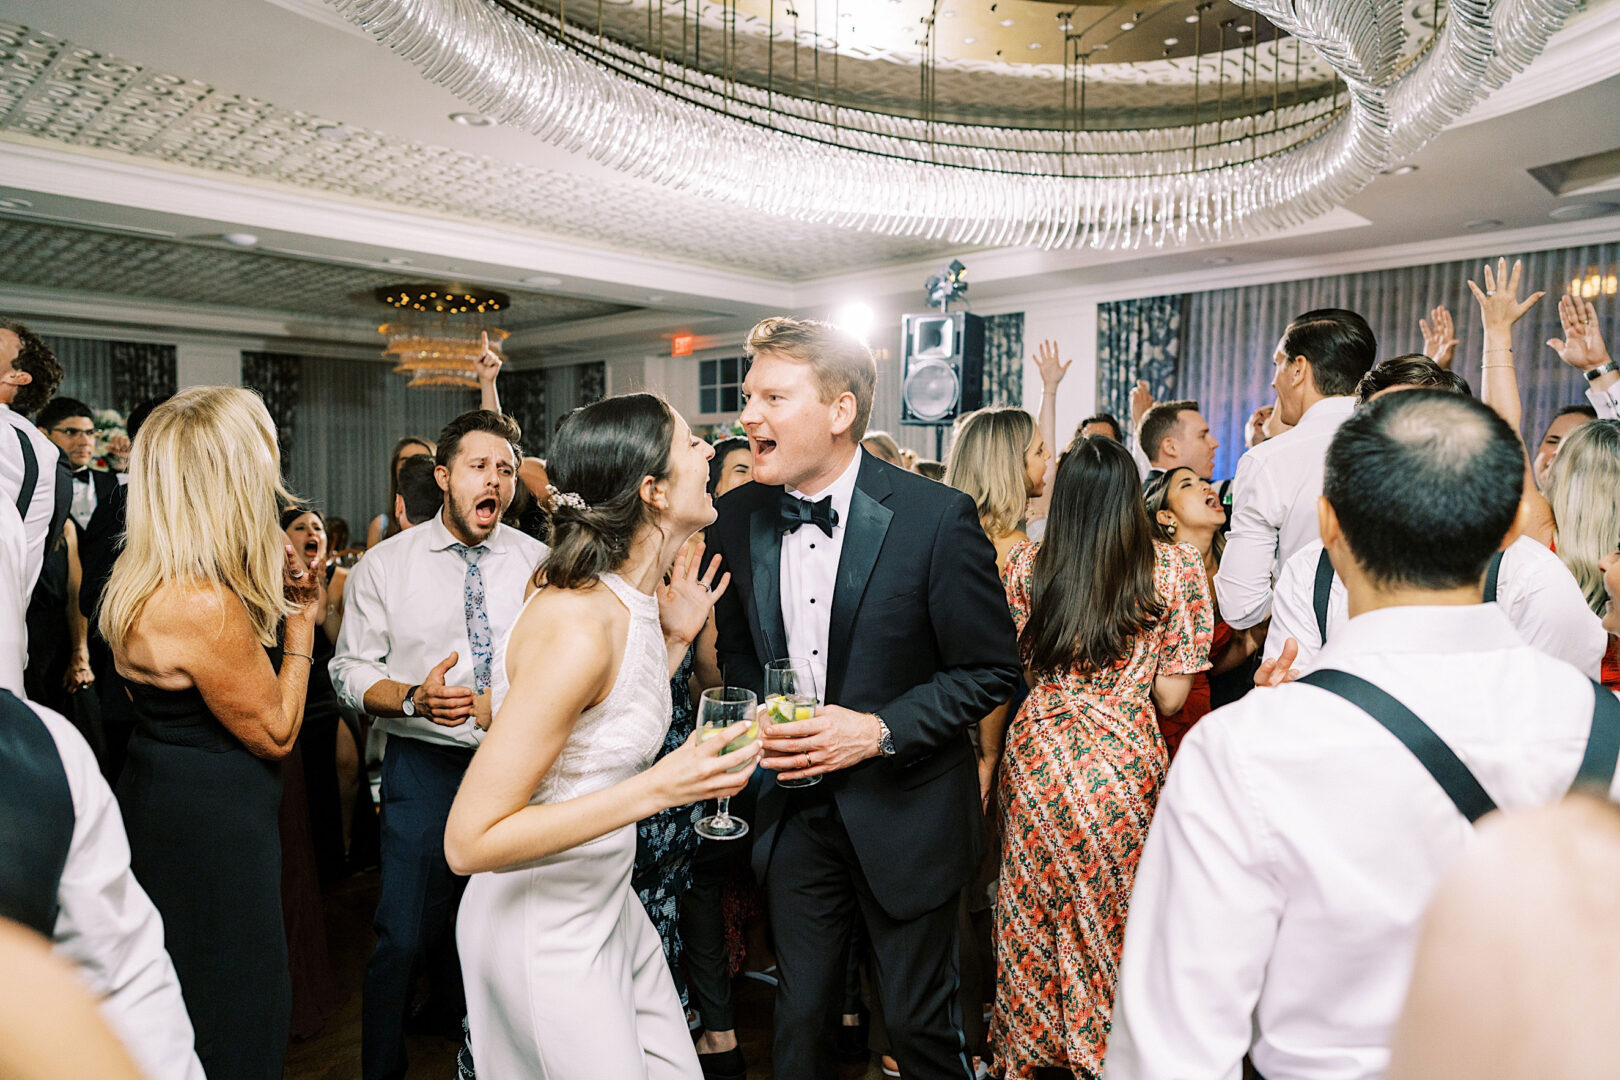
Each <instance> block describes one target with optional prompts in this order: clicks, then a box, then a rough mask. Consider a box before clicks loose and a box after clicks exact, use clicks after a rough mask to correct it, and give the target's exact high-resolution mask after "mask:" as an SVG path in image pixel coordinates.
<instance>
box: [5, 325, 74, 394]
mask: <svg viewBox="0 0 1620 1080" xmlns="http://www.w3.org/2000/svg"><path fill="white" fill-rule="evenodd" d="M0 330H10V331H11V332H12V333H13V334H16V335H17V341H18V342H19V344H20V346H21V347H20V348H19V349H18V350H17V358H16V359H15V360H13V361H12V362H11V366H12V369H13V370H16V371H26V372H28V374H29V375H31V376H32V379H31V380H30V381H29V383H28V385H26V386H19V387H17V395H16V397H14V398H13V399H12V401H11V408H12V409H13V411H15V412H17V413H19V414H21V415H23V416H32V415H34V413H36V412H38V411H39V410H40V409H42V408H44V406H45V403H46V402H47V401H49V400H51V396H52V395H53V394H55V393H56V388H57V387H59V386H61V385H62V375H63V372H62V365H61V363H60V362H59V361H58V360H57V359H56V354H55V353H53V352H51V349H50V346H48V345H46V344H45V343H44V342H43V341H41V340H40V338H39V335H38V334H36V333H34V332H33V331H32V330H30V329H28V327H26V326H24V325H23V324H22V323H19V322H12V321H11V320H10V319H0Z"/></svg>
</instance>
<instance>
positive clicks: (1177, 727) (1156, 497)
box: [1144, 466, 1255, 760]
mask: <svg viewBox="0 0 1620 1080" xmlns="http://www.w3.org/2000/svg"><path fill="white" fill-rule="evenodd" d="M1144 498H1145V501H1146V503H1147V512H1148V523H1149V525H1151V526H1152V529H1153V538H1154V539H1155V540H1157V541H1159V542H1160V543H1163V544H1177V543H1180V544H1191V545H1192V546H1193V547H1195V548H1197V549H1198V554H1199V555H1201V556H1202V557H1203V562H1204V591H1205V593H1206V595H1208V596H1209V597H1210V598H1211V599H1210V603H1211V605H1213V604H1214V596H1215V589H1214V585H1213V584H1212V582H1214V580H1215V571H1217V570H1219V569H1220V568H1221V552H1222V551H1223V550H1225V548H1226V537H1224V536H1222V535H1221V526H1223V525H1225V524H1226V509H1225V508H1224V507H1222V506H1221V500H1220V497H1219V496H1218V495H1217V494H1216V492H1215V487H1214V485H1212V484H1211V483H1210V482H1209V481H1208V480H1205V479H1203V478H1202V477H1200V476H1199V475H1198V474H1197V473H1195V472H1193V471H1192V470H1191V469H1189V468H1186V467H1185V466H1177V467H1176V468H1174V469H1171V470H1170V471H1169V472H1165V473H1160V474H1159V475H1157V476H1155V477H1154V478H1153V479H1151V480H1149V481H1148V484H1147V490H1146V494H1145V496H1144ZM1212 610H1213V611H1214V614H1213V616H1212V618H1213V619H1214V620H1215V630H1214V633H1213V634H1212V635H1211V637H1210V642H1209V670H1208V671H1200V672H1199V673H1198V674H1196V675H1194V676H1193V684H1192V690H1191V691H1189V692H1188V694H1187V703H1186V704H1185V705H1183V706H1182V707H1181V710H1180V711H1179V712H1175V713H1166V712H1164V711H1163V710H1162V709H1157V712H1158V716H1159V731H1160V733H1161V734H1162V735H1164V745H1165V748H1166V749H1167V750H1168V751H1169V752H1170V757H1171V759H1172V760H1174V759H1175V756H1176V748H1177V747H1179V746H1180V745H1181V739H1182V736H1184V735H1186V734H1187V732H1188V731H1190V730H1192V726H1193V725H1194V724H1196V723H1198V721H1200V720H1202V719H1203V718H1204V716H1205V715H1206V714H1208V712H1209V709H1210V701H1209V678H1210V676H1211V675H1219V674H1221V673H1223V672H1226V671H1230V670H1232V669H1233V668H1235V667H1237V666H1238V665H1239V664H1241V663H1243V662H1244V661H1245V660H1247V659H1248V658H1249V657H1250V656H1252V655H1253V654H1254V650H1255V640H1254V637H1253V636H1252V635H1251V634H1250V633H1249V632H1248V631H1246V630H1233V629H1232V628H1231V627H1230V626H1228V625H1226V623H1225V622H1224V621H1222V619H1221V616H1220V611H1219V610H1218V609H1215V608H1213V607H1212Z"/></svg>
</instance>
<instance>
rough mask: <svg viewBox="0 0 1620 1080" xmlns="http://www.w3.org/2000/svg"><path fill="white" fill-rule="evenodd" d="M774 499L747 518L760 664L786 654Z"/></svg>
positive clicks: (779, 554) (779, 539)
mask: <svg viewBox="0 0 1620 1080" xmlns="http://www.w3.org/2000/svg"><path fill="white" fill-rule="evenodd" d="M777 517H778V514H777V510H776V498H775V497H772V498H770V499H769V500H767V501H766V503H765V504H764V505H762V506H758V507H755V509H754V512H753V514H752V515H751V516H750V517H749V519H748V554H749V559H748V562H749V567H748V569H749V573H751V574H752V575H753V578H754V621H755V624H756V626H757V629H758V631H759V642H760V645H761V646H762V647H763V650H764V651H763V653H762V654H761V655H760V658H759V662H760V664H761V665H762V666H763V665H764V664H767V663H769V662H770V661H772V660H776V659H779V658H781V657H784V656H786V655H787V629H786V628H785V626H784V624H783V622H782V534H781V533H779V532H777V531H776V522H777Z"/></svg>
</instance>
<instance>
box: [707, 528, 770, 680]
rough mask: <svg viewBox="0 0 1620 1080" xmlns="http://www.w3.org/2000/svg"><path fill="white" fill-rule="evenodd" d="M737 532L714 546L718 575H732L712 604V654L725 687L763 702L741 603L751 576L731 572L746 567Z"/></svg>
mask: <svg viewBox="0 0 1620 1080" xmlns="http://www.w3.org/2000/svg"><path fill="white" fill-rule="evenodd" d="M743 520H744V521H746V520H747V519H746V518H744V519H743ZM737 532H738V530H736V529H731V530H728V535H727V536H726V539H725V541H722V542H720V543H718V544H717V545H716V549H717V550H718V552H719V555H720V569H721V572H722V573H727V572H729V573H730V574H731V585H730V587H728V588H727V589H726V591H725V592H724V593H723V594H721V596H720V599H718V600H716V601H715V603H714V630H715V653H716V657H717V659H718V660H719V662H720V675H721V677H722V678H724V679H725V681H726V685H727V686H741V687H746V688H747V689H749V690H752V691H753V692H754V693H755V694H757V695H759V696H760V698H761V699H762V700H763V698H764V694H765V667H764V665H763V664H762V663H761V662H760V659H759V656H758V654H757V653H756V652H755V651H754V638H753V635H752V634H751V633H750V632H749V629H748V613H747V609H746V608H745V607H744V600H743V590H744V589H745V588H747V587H749V585H750V584H751V582H752V578H753V575H752V574H751V573H738V572H737V571H735V570H733V567H734V566H739V565H741V566H746V565H747V563H748V558H749V555H748V545H747V542H746V541H747V537H746V532H745V533H744V536H743V537H742V539H741V540H740V541H739V540H738V537H737V535H736V533H737Z"/></svg>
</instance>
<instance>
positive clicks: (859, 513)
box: [823, 455, 894, 703]
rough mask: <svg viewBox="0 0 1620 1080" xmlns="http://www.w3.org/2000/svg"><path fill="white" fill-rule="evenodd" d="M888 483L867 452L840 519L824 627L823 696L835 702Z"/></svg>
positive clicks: (887, 513)
mask: <svg viewBox="0 0 1620 1080" xmlns="http://www.w3.org/2000/svg"><path fill="white" fill-rule="evenodd" d="M891 491H892V489H891V488H890V487H889V481H888V478H887V477H886V476H884V475H883V467H882V466H881V465H879V464H878V459H877V458H875V457H872V456H871V455H867V457H866V460H865V461H863V462H862V463H861V472H860V476H859V477H857V478H856V481H855V493H854V494H853V495H851V496H850V500H849V521H848V522H846V523H845V525H844V547H843V551H842V552H841V553H840V554H839V556H838V584H837V585H836V586H835V587H834V589H833V603H832V614H831V616H830V623H829V625H828V629H827V685H826V687H825V692H824V695H823V700H825V701H829V702H834V703H836V702H837V699H838V694H839V692H840V691H841V689H842V687H843V684H844V673H845V671H846V670H848V668H849V638H850V632H851V630H852V629H853V628H854V625H855V612H856V611H858V610H860V606H861V597H862V596H863V595H864V594H865V592H866V583H867V581H868V580H869V579H870V578H871V576H872V568H873V567H875V566H876V565H877V560H878V553H879V552H880V551H882V550H883V538H884V536H885V535H887V533H888V531H889V522H890V521H891V520H892V519H893V518H894V511H892V510H890V509H889V508H888V507H886V506H884V505H883V503H884V502H885V501H886V500H887V499H888V497H889V495H890V493H891Z"/></svg>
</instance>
